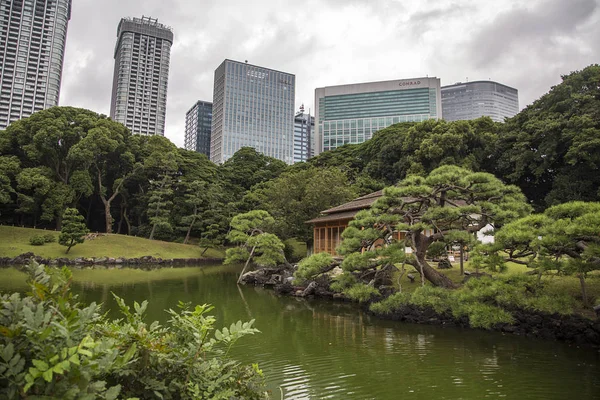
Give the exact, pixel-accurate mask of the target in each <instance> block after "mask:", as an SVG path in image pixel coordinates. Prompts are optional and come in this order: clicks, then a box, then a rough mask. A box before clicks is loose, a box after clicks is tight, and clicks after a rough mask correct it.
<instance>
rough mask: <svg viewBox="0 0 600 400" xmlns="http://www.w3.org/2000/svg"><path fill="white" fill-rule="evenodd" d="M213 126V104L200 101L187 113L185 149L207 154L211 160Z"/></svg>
mask: <svg viewBox="0 0 600 400" xmlns="http://www.w3.org/2000/svg"><path fill="white" fill-rule="evenodd" d="M211 124H212V103H209V102H207V101H198V102H197V103H196V104H194V106H193V107H192V108H190V109H189V111H188V112H187V113H185V138H184V143H183V146H184V147H185V149H186V150H192V151H197V152H198V153H202V154H206V156H207V157H209V158H210V129H211Z"/></svg>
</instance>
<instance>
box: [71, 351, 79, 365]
mask: <svg viewBox="0 0 600 400" xmlns="http://www.w3.org/2000/svg"><path fill="white" fill-rule="evenodd" d="M69 362H70V363H71V364H75V365H80V363H79V356H78V355H77V354H73V355H72V356H71V357H69Z"/></svg>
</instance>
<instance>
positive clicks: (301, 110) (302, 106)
mask: <svg viewBox="0 0 600 400" xmlns="http://www.w3.org/2000/svg"><path fill="white" fill-rule="evenodd" d="M300 112H301V113H303V114H304V104H302V105H301V106H300Z"/></svg>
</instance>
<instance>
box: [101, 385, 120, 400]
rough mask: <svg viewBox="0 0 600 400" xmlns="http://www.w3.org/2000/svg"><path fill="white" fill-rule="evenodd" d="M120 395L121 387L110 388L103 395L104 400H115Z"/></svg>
mask: <svg viewBox="0 0 600 400" xmlns="http://www.w3.org/2000/svg"><path fill="white" fill-rule="evenodd" d="M119 393H121V385H116V386H112V387H111V388H109V389H108V390H107V391H106V393H105V394H104V398H105V399H106V400H115V399H116V398H117V397H118V396H119Z"/></svg>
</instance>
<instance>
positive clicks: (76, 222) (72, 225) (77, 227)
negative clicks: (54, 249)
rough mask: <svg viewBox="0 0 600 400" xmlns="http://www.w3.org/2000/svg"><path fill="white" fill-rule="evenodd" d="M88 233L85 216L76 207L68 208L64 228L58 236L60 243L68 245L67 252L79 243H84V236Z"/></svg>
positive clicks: (64, 217) (65, 213) (63, 223)
mask: <svg viewBox="0 0 600 400" xmlns="http://www.w3.org/2000/svg"><path fill="white" fill-rule="evenodd" d="M87 233H88V229H87V226H85V222H84V220H83V217H82V216H81V215H79V211H77V209H76V208H67V209H66V210H65V212H64V214H63V220H62V229H61V230H60V235H59V236H58V243H60V244H61V245H63V246H67V251H66V253H67V254H68V253H69V250H71V247H73V246H75V245H76V244H77V243H83V239H84V236H85V235H86V234H87Z"/></svg>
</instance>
